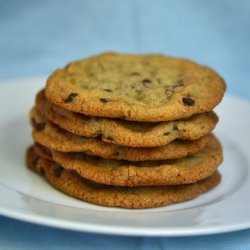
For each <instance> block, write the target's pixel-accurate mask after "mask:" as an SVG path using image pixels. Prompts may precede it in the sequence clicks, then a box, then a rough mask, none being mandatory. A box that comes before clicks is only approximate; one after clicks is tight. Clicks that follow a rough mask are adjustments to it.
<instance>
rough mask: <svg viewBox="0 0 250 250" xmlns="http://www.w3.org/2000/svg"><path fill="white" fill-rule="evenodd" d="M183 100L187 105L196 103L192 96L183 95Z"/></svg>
mask: <svg viewBox="0 0 250 250" xmlns="http://www.w3.org/2000/svg"><path fill="white" fill-rule="evenodd" d="M182 102H183V103H184V105H186V106H193V105H194V104H195V101H194V100H193V99H192V98H190V97H183V98H182Z"/></svg>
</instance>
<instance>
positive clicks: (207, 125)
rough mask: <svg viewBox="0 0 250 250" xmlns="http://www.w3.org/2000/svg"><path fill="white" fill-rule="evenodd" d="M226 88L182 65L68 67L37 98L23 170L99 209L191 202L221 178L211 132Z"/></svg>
mask: <svg viewBox="0 0 250 250" xmlns="http://www.w3.org/2000/svg"><path fill="white" fill-rule="evenodd" d="M224 91H225V83H224V81H223V80H222V78H221V77H220V76H219V75H218V74H217V73H215V72H214V71H213V70H211V69H209V68H207V67H204V66H201V65H199V64H196V63H194V62H192V61H189V60H185V59H177V58H171V57H166V56H161V55H144V56H142V55H140V56H138V55H137V56H135V55H123V54H115V53H105V54H101V55H98V56H94V57H90V58H87V59H85V60H81V61H76V62H73V63H70V64H68V65H67V66H66V67H65V68H63V69H59V70H57V71H55V72H54V73H53V74H52V75H51V76H50V77H49V79H48V80H47V83H46V87H45V89H43V90H41V91H40V92H39V93H38V94H37V96H36V102H35V103H36V104H35V106H34V107H33V108H32V110H31V112H30V121H31V124H32V127H33V131H32V136H33V138H34V141H35V142H34V144H33V146H32V147H30V148H29V149H28V151H27V165H28V167H29V168H31V169H32V170H34V171H36V172H37V173H39V174H41V175H43V176H44V177H45V178H46V179H47V180H48V181H49V182H50V183H51V185H53V186H54V187H55V188H57V189H59V190H61V191H63V192H65V193H67V194H68V195H70V196H73V197H76V198H78V199H82V200H84V201H87V202H91V203H95V204H98V205H104V206H115V207H123V208H148V207H158V206H162V205H167V204H172V203H176V202H181V201H185V200H190V199H193V198H195V197H197V196H198V195H200V194H202V193H204V192H206V191H209V190H210V189H212V188H213V187H215V186H216V185H218V184H219V182H220V179H221V177H220V174H219V173H218V171H217V168H218V166H219V165H220V163H221V162H222V158H223V157H222V148H221V146H220V143H219V141H218V140H217V139H216V138H215V136H214V135H212V134H211V131H212V130H213V129H214V128H215V126H216V124H217V122H218V117H217V116H216V114H215V113H214V112H213V109H214V107H215V106H216V105H217V104H218V103H219V102H220V101H221V99H222V97H223V94H224Z"/></svg>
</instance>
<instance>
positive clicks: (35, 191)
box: [0, 78, 250, 236]
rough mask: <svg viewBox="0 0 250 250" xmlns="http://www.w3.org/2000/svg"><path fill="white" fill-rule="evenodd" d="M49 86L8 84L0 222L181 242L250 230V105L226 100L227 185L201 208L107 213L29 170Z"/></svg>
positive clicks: (196, 203) (222, 131)
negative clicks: (35, 110) (40, 104)
mask: <svg viewBox="0 0 250 250" xmlns="http://www.w3.org/2000/svg"><path fill="white" fill-rule="evenodd" d="M44 84H45V79H42V78H35V79H34V78H30V79H23V80H13V81H9V82H5V83H2V84H0V214H2V215H5V216H8V217H12V218H16V219H20V220H23V221H29V222H34V223H37V224H43V225H48V226H54V227H59V228H65V229H72V230H77V231H85V232H95V233H105V234H116V235H141V236H181V235H201V234H214V233H221V232H229V231H234V230H239V229H245V228H249V227H250V212H249V211H250V201H249V198H248V197H249V193H250V173H249V171H250V115H249V114H250V103H249V102H247V101H243V100H241V99H239V98H236V97H232V96H226V97H225V98H224V100H223V102H222V104H221V105H220V106H219V108H218V109H217V112H218V114H219V116H220V123H219V124H218V126H217V128H216V134H217V136H218V137H219V138H220V140H221V142H222V144H223V147H224V157H225V160H224V163H223V164H222V165H221V167H220V168H219V169H220V171H221V173H222V176H223V179H222V183H221V185H219V186H218V187H217V188H215V189H213V190H212V191H210V192H208V193H206V194H203V195H202V196H200V197H198V198H197V199H195V200H192V201H187V202H183V203H180V204H176V205H171V206H166V207H161V208H155V209H143V210H128V209H119V208H106V207H101V206H96V205H92V204H89V203H86V202H82V201H79V200H76V199H73V198H71V197H69V196H67V195H64V194H63V193H61V192H59V191H57V190H55V189H54V188H52V187H51V186H50V185H48V184H47V183H46V182H45V181H44V180H43V179H42V178H41V177H39V176H37V175H36V174H34V173H32V172H30V171H29V170H28V169H26V167H25V158H24V154H25V150H26V148H27V147H28V146H29V145H30V144H31V143H32V139H31V136H30V132H31V129H30V127H29V124H28V112H29V109H30V108H31V106H32V105H33V103H34V97H35V94H36V92H37V91H38V90H39V89H40V88H42V86H44Z"/></svg>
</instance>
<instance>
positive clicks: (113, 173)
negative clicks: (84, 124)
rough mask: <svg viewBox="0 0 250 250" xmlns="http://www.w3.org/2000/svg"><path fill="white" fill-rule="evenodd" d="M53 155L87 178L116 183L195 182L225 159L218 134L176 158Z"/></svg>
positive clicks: (98, 181) (74, 154)
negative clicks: (199, 146) (154, 159)
mask: <svg viewBox="0 0 250 250" xmlns="http://www.w3.org/2000/svg"><path fill="white" fill-rule="evenodd" d="M52 158H53V160H54V161H55V162H57V163H58V164H60V165H62V166H63V167H64V168H65V169H70V170H75V171H76V172H77V173H78V174H79V175H80V176H82V177H84V178H86V179H89V180H92V181H94V182H97V183H102V184H106V185H114V186H156V185H177V184H187V183H194V182H197V181H198V180H201V179H204V178H206V177H208V176H210V175H211V174H212V173H213V172H214V171H215V170H216V169H217V167H218V166H219V164H220V163H221V162H222V159H223V157H222V148H221V146H220V144H219V141H218V140H217V139H216V138H215V137H213V138H212V140H210V141H209V142H208V144H207V145H206V147H205V148H203V149H202V150H200V151H199V152H197V153H195V154H193V155H190V156H187V157H184V158H179V159H175V160H161V161H144V162H130V161H118V160H107V159H102V158H99V157H93V156H87V155H85V154H84V153H62V152H58V151H53V150H52Z"/></svg>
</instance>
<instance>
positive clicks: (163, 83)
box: [46, 53, 226, 122]
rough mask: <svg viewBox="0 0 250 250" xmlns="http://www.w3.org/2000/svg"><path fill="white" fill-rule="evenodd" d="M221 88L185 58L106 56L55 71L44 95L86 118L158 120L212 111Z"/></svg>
mask: <svg viewBox="0 0 250 250" xmlns="http://www.w3.org/2000/svg"><path fill="white" fill-rule="evenodd" d="M225 89H226V85H225V83H224V81H223V79H222V78H221V77H220V76H219V75H218V74H217V73H216V72H214V71H213V70H212V69H210V68H208V67H205V66H201V65H199V64H197V63H195V62H192V61H190V60H186V59H180V58H173V57H167V56H162V55H125V54H116V53H105V54H101V55H97V56H93V57H90V58H87V59H84V60H81V61H76V62H72V63H70V64H68V66H66V67H65V68H63V69H59V70H57V71H55V72H54V73H53V74H52V75H51V76H50V77H49V79H48V80H47V84H46V96H47V98H48V100H49V101H50V102H51V103H53V104H56V105H58V106H60V107H62V108H64V109H67V110H71V111H74V112H79V113H82V114H85V115H89V116H101V117H111V118H122V119H126V120H131V121H148V122H159V121H173V120H179V119H183V118H187V117H190V116H192V115H194V114H198V113H204V112H208V111H211V110H212V109H213V108H214V107H215V106H216V105H217V104H218V103H219V102H220V101H221V99H222V97H223V94H224V91H225Z"/></svg>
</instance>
